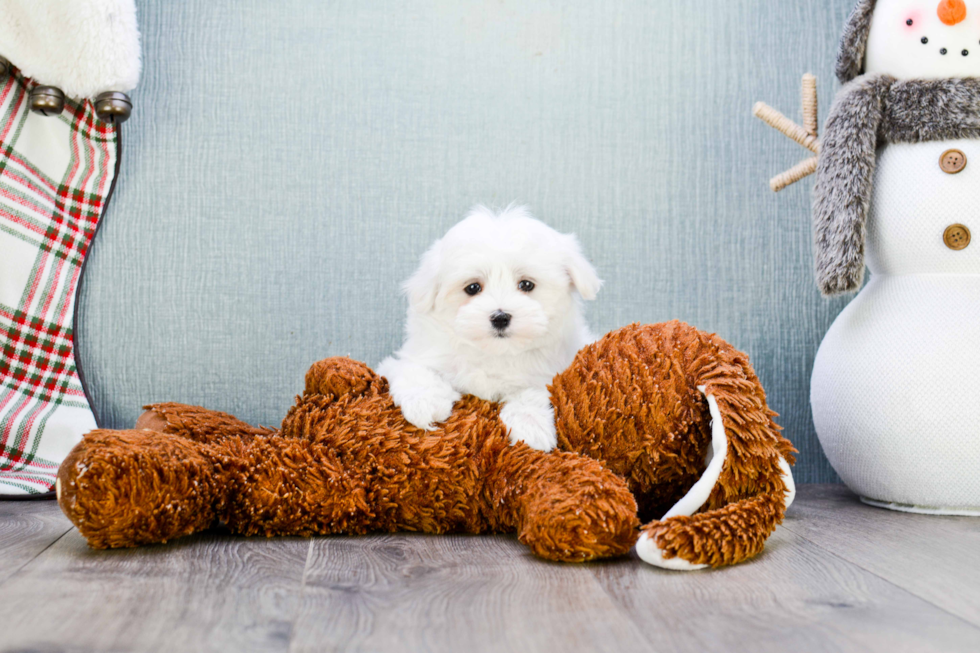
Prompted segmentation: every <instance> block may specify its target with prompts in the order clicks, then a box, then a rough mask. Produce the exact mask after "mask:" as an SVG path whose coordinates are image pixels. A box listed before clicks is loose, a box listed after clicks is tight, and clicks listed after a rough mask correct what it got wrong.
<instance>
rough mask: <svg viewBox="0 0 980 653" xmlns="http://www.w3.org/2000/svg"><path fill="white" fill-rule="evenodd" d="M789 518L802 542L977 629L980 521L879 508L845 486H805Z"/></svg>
mask: <svg viewBox="0 0 980 653" xmlns="http://www.w3.org/2000/svg"><path fill="white" fill-rule="evenodd" d="M792 511H793V519H792V520H791V521H789V522H788V523H787V525H786V526H787V528H788V529H790V530H791V531H793V532H794V533H796V534H797V535H800V536H802V537H804V538H806V539H807V540H810V541H811V542H814V543H815V544H817V545H818V546H821V547H823V548H824V549H827V550H828V551H833V552H834V553H835V554H836V555H838V556H840V557H842V558H844V559H845V560H849V561H850V562H853V563H854V564H856V565H858V566H860V567H862V568H863V569H867V570H868V571H870V572H873V573H874V574H877V575H878V576H881V577H882V578H885V579H887V580H888V581H889V582H891V583H894V584H895V585H897V586H899V587H901V588H903V589H906V590H908V591H909V592H912V593H913V594H915V595H917V596H920V597H922V598H924V599H925V600H927V601H929V602H930V603H932V604H934V605H937V606H939V607H941V608H943V609H944V610H947V611H948V612H950V613H952V614H955V615H957V616H959V617H962V618H963V619H966V620H967V621H969V622H970V623H973V624H975V625H977V626H980V518H977V517H939V516H934V515H913V514H909V513H902V512H894V511H891V510H884V509H882V508H874V507H871V506H867V505H865V504H863V503H861V502H860V501H859V500H858V498H857V497H856V496H855V495H854V494H853V493H852V492H851V491H850V490H848V489H847V488H845V487H844V486H841V485H811V486H803V487H802V491H801V492H800V497H799V499H798V500H797V503H796V504H795V505H794V506H793V508H792ZM977 650H980V641H978V642H977Z"/></svg>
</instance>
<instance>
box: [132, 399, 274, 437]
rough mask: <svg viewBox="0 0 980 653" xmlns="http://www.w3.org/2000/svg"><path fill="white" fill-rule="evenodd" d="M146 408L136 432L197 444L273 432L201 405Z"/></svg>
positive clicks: (171, 405)
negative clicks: (176, 437) (164, 434)
mask: <svg viewBox="0 0 980 653" xmlns="http://www.w3.org/2000/svg"><path fill="white" fill-rule="evenodd" d="M143 408H144V411H145V412H143V414H142V415H140V416H139V418H138V419H137V420H136V424H135V426H133V429H134V430H137V431H143V430H148V431H156V432H159V433H168V434H170V435H177V436H180V437H182V438H186V439H188V440H194V441H195V442H201V443H216V442H221V441H223V440H226V439H228V438H245V439H249V438H253V437H255V436H257V435H270V434H271V433H273V432H274V431H273V430H272V429H269V428H264V427H261V426H252V425H251V424H246V423H245V422H243V421H241V420H240V419H238V418H237V417H234V416H233V415H229V414H228V413H222V412H221V411H217V410H208V409H207V408H201V407H199V406H188V405H186V404H178V403H172V402H168V403H162V404H150V405H149V406H144V407H143Z"/></svg>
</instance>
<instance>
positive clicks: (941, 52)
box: [939, 48, 949, 54]
mask: <svg viewBox="0 0 980 653" xmlns="http://www.w3.org/2000/svg"><path fill="white" fill-rule="evenodd" d="M947 52H949V50H947V49H946V48H943V49H942V50H940V51H939V54H946V53H947Z"/></svg>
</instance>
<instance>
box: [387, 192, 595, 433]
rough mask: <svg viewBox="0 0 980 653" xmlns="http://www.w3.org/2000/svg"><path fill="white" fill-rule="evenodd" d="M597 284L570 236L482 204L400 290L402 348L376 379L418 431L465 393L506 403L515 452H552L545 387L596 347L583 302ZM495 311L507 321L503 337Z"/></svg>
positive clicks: (521, 211) (522, 214) (519, 212)
mask: <svg viewBox="0 0 980 653" xmlns="http://www.w3.org/2000/svg"><path fill="white" fill-rule="evenodd" d="M522 282H525V283H524V284H523V285H522ZM526 282H530V283H531V284H533V288H531V287H530V286H529V285H528V283H526ZM601 285H602V282H601V281H600V280H599V277H598V276H597V275H596V272H595V269H594V268H593V267H592V265H591V264H590V263H589V262H588V261H587V260H586V259H585V257H584V256H583V255H582V250H581V247H580V246H579V243H578V240H577V239H576V238H575V236H573V235H564V234H560V233H558V232H557V231H555V230H554V229H552V228H550V227H548V226H547V225H545V224H544V223H542V222H540V221H538V220H535V219H534V218H533V217H531V215H530V214H529V213H528V211H527V209H525V208H524V207H516V206H510V207H508V208H507V209H505V210H504V211H503V212H501V213H500V214H499V215H497V214H494V212H493V211H491V210H489V209H487V208H486V207H483V206H477V207H475V208H474V209H473V210H472V211H470V213H469V215H467V216H466V218H465V219H464V220H463V221H462V222H460V223H458V224H457V225H456V226H454V227H453V228H452V229H450V230H449V232H448V233H447V234H446V235H445V236H444V237H443V238H441V239H440V240H438V241H436V243H435V244H433V245H432V247H431V248H430V249H429V251H427V252H426V253H425V255H424V256H423V257H422V261H421V264H420V266H419V268H418V270H417V271H416V272H415V273H414V274H413V275H412V276H411V278H409V279H408V281H406V282H405V285H404V290H405V292H406V294H407V295H408V299H409V308H408V321H407V324H406V331H407V339H406V341H405V344H404V345H403V346H402V348H401V349H400V350H399V351H398V352H396V353H395V355H394V356H392V357H390V358H387V359H385V360H384V361H383V362H382V363H381V365H380V366H378V372H379V373H380V374H382V375H383V376H385V377H387V379H388V381H389V384H390V389H391V394H392V397H393V398H394V401H395V403H396V404H397V405H398V406H400V407H401V409H402V413H403V414H404V415H405V418H406V419H407V420H408V421H409V422H411V423H412V424H414V425H415V426H418V427H419V428H426V429H431V428H433V424H434V423H436V422H441V421H443V420H445V419H446V418H448V417H449V415H450V413H451V412H452V409H453V404H454V403H455V402H456V401H457V400H459V399H460V397H461V396H462V395H463V394H472V395H475V396H477V397H481V398H483V399H487V400H490V401H499V402H503V404H504V405H503V407H502V409H501V413H500V416H501V419H502V420H503V422H504V423H505V424H506V425H507V426H508V427H509V428H510V430H511V442H516V441H518V440H520V441H523V442H526V443H527V444H528V445H530V446H532V447H534V448H535V449H540V450H543V451H548V450H550V449H552V448H554V447H555V444H556V443H557V436H556V434H555V421H554V411H553V409H552V407H551V399H550V396H549V395H548V391H547V385H548V384H549V383H550V382H551V380H552V379H553V378H554V376H555V374H557V373H558V372H560V371H561V370H563V369H565V368H566V367H567V366H568V365H569V364H570V363H571V362H572V359H573V358H574V357H575V354H576V352H578V350H579V349H581V348H582V347H583V346H585V345H586V344H588V343H590V342H592V341H593V340H594V338H593V336H592V334H591V332H590V331H589V328H588V326H587V325H586V323H585V319H584V317H583V316H582V310H581V299H587V300H591V299H595V296H596V293H598V292H599V288H600V286H601ZM477 287H478V288H479V290H478V292H475V293H474V292H473V291H474V290H475V289H476V288H477ZM529 288H530V289H529ZM468 290H469V292H468ZM502 313H503V314H507V315H508V316H509V318H510V319H509V323H507V325H506V327H505V328H503V329H501V328H500V314H502ZM494 316H496V317H497V318H498V319H497V322H498V324H497V326H494V324H493V322H492V321H491V320H492V318H494Z"/></svg>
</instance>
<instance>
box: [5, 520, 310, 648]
mask: <svg viewBox="0 0 980 653" xmlns="http://www.w3.org/2000/svg"><path fill="white" fill-rule="evenodd" d="M309 547H310V543H309V541H308V540H302V539H290V538H282V539H273V540H266V539H264V538H261V539H259V538H255V539H245V538H235V537H230V536H228V535H223V534H206V535H202V536H196V537H191V538H187V539H183V540H179V541H176V542H172V543H170V544H167V545H161V546H148V547H143V548H138V549H122V550H114V551H95V550H92V549H90V548H88V546H87V545H86V544H85V541H84V539H83V538H82V537H81V535H79V534H78V532H77V531H72V532H70V533H68V534H67V535H66V536H65V537H63V538H62V539H60V540H59V541H58V542H57V543H56V544H55V545H54V546H52V547H50V548H49V549H48V550H47V551H45V552H44V553H43V554H42V555H40V556H39V557H38V558H36V559H35V560H34V562H32V563H31V564H28V565H27V566H25V567H24V568H23V569H21V571H20V572H19V573H17V574H16V575H15V576H13V577H12V578H10V579H9V580H8V581H7V582H6V583H4V584H3V586H2V590H3V594H4V596H5V597H8V598H11V597H16V600H8V601H5V602H4V608H3V621H4V627H3V638H2V639H3V644H2V646H0V649H2V650H48V649H50V650H61V649H62V648H63V647H70V648H71V650H91V651H106V650H116V651H135V652H141V651H168V652H170V651H181V652H184V651H188V652H190V651H243V650H247V651H285V650H287V649H288V646H289V640H290V638H291V636H292V624H293V622H294V620H295V615H296V611H297V608H298V607H299V603H298V600H299V598H300V596H301V583H302V577H303V568H304V566H305V562H306V557H307V554H308V551H309Z"/></svg>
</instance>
